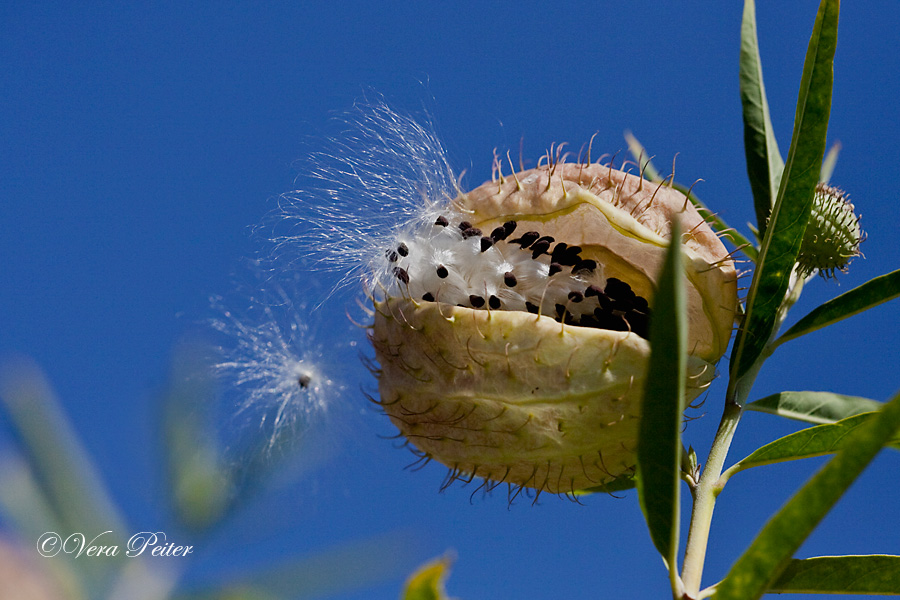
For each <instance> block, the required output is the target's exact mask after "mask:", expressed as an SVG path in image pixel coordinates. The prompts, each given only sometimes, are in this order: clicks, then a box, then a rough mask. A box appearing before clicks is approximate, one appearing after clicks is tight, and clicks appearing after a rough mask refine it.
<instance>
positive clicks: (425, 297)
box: [422, 292, 434, 302]
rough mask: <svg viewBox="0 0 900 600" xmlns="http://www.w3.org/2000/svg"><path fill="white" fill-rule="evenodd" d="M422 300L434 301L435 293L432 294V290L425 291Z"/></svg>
mask: <svg viewBox="0 0 900 600" xmlns="http://www.w3.org/2000/svg"><path fill="white" fill-rule="evenodd" d="M422 300H424V301H425V302H434V294H432V293H431V292H425V293H424V294H423V295H422Z"/></svg>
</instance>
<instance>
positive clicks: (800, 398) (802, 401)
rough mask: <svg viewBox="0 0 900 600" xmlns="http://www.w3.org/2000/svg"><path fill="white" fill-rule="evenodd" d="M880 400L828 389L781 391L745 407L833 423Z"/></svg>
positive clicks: (874, 406)
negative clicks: (819, 390) (828, 390)
mask: <svg viewBox="0 0 900 600" xmlns="http://www.w3.org/2000/svg"><path fill="white" fill-rule="evenodd" d="M882 406H884V404H882V403H881V402H876V401H875V400H869V399H868V398H860V397H859V396H844V395H842V394H832V393H831V392H781V393H779V394H772V395H771V396H766V397H765V398H760V399H759V400H757V401H755V402H751V403H750V404H748V405H747V407H746V408H747V409H748V410H755V411H757V412H765V413H770V414H773V415H779V416H781V417H786V418H788V419H794V420H797V421H804V422H806V423H834V422H836V421H840V420H841V419H846V418H847V417H852V416H853V415H859V414H862V413H867V412H873V411H878V410H881V407H882Z"/></svg>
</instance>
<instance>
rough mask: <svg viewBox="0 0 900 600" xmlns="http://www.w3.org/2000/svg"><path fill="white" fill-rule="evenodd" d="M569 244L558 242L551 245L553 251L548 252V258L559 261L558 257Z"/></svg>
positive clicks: (560, 256)
mask: <svg viewBox="0 0 900 600" xmlns="http://www.w3.org/2000/svg"><path fill="white" fill-rule="evenodd" d="M568 247H569V245H568V244H567V243H565V242H560V243H558V244H557V245H555V246H554V247H553V252H551V253H550V260H551V261H553V262H559V259H560V258H562V256H563V255H564V254H565V253H566V248H568Z"/></svg>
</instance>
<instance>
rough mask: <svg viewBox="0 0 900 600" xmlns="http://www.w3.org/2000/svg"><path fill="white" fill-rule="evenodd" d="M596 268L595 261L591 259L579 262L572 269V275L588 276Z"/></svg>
mask: <svg viewBox="0 0 900 600" xmlns="http://www.w3.org/2000/svg"><path fill="white" fill-rule="evenodd" d="M596 268H597V261H596V260H591V259H589V258H588V259H585V260H579V261H578V262H577V263H576V264H575V266H574V267H572V274H573V275H588V274H590V273H593V272H594V270H595V269H596Z"/></svg>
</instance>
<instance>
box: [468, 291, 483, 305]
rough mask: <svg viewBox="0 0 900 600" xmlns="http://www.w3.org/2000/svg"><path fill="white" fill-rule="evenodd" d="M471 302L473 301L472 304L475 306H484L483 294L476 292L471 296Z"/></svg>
mask: <svg viewBox="0 0 900 600" xmlns="http://www.w3.org/2000/svg"><path fill="white" fill-rule="evenodd" d="M469 302H471V303H472V306H474V307H475V308H481V307H482V306H484V298H482V297H481V296H476V295H475V294H472V295H471V296H469Z"/></svg>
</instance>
